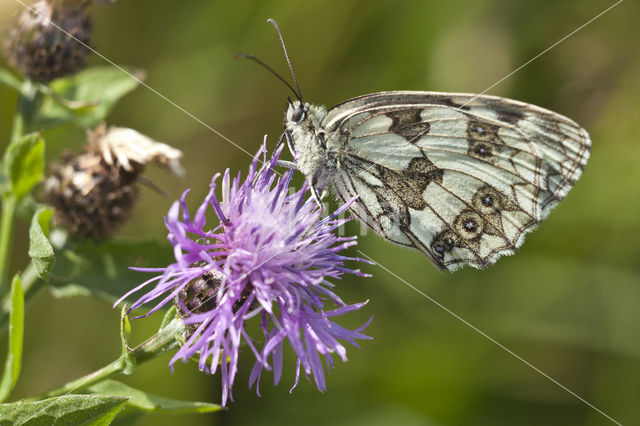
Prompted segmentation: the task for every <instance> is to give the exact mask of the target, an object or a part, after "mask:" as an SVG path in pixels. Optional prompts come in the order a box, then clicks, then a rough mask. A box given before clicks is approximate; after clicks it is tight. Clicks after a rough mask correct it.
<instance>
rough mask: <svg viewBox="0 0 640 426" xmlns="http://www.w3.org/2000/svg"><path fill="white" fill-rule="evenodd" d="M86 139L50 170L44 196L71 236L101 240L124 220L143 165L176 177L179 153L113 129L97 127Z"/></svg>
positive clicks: (132, 199)
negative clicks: (78, 149) (76, 151)
mask: <svg viewBox="0 0 640 426" xmlns="http://www.w3.org/2000/svg"><path fill="white" fill-rule="evenodd" d="M88 139H89V140H88V143H87V145H86V146H85V148H84V150H83V151H82V152H81V153H80V154H78V155H70V154H66V155H65V156H64V157H63V159H62V161H61V163H60V164H53V165H52V166H51V171H50V176H49V178H48V179H47V181H46V183H45V193H46V196H47V199H48V202H49V203H50V204H51V205H52V206H53V207H54V208H55V209H56V221H57V222H58V223H59V224H60V225H62V226H64V227H65V228H67V229H68V230H69V231H70V232H71V233H72V234H74V235H75V236H77V237H80V238H84V239H92V240H101V239H104V238H106V237H109V236H111V235H113V234H114V232H115V231H116V230H117V229H118V227H119V225H120V224H122V223H123V222H124V221H125V220H126V219H127V218H128V216H129V213H130V212H131V209H132V207H133V203H134V200H135V198H136V195H137V193H138V189H137V185H136V182H137V179H138V177H139V175H140V174H141V173H142V171H143V170H144V166H145V165H146V164H148V163H151V162H155V163H158V164H160V165H164V166H167V167H168V168H169V169H170V171H172V172H173V173H174V174H180V173H182V168H181V167H180V162H179V160H180V158H181V156H182V153H181V152H180V151H179V150H177V149H174V148H172V147H170V146H168V145H166V144H163V143H160V142H155V141H153V140H151V139H149V138H148V137H146V136H144V135H142V134H140V133H138V132H136V131H135V130H132V129H125V128H119V127H111V128H109V129H108V130H107V128H106V127H105V126H104V125H101V126H99V127H97V128H96V129H95V130H93V131H92V132H91V133H90V134H89V138H88Z"/></svg>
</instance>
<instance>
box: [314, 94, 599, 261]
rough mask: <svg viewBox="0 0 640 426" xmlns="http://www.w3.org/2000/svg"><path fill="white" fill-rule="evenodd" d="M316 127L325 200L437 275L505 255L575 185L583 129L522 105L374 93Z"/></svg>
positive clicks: (584, 148) (582, 160)
mask: <svg viewBox="0 0 640 426" xmlns="http://www.w3.org/2000/svg"><path fill="white" fill-rule="evenodd" d="M321 127H322V129H323V131H324V132H326V135H327V138H328V141H327V146H328V147H331V148H330V149H332V150H333V151H334V152H335V153H337V154H336V158H337V161H338V164H337V166H336V168H335V170H333V171H332V172H331V173H330V174H329V178H328V180H329V181H330V183H332V185H333V187H334V189H335V191H336V193H337V195H338V196H339V197H340V198H341V199H343V200H345V201H346V200H348V199H351V198H352V197H353V196H355V195H358V196H359V198H358V200H357V201H356V202H355V203H354V204H353V205H352V211H353V212H354V214H355V215H356V216H357V217H358V218H360V220H362V221H363V222H364V223H366V224H367V225H369V226H370V227H371V228H372V229H373V230H374V231H375V232H377V233H378V234H380V235H382V236H383V237H385V238H387V239H389V240H390V241H393V242H395V243H398V244H402V245H407V246H413V247H415V248H417V249H418V250H420V251H422V252H423V253H424V254H425V255H427V256H428V257H429V259H430V260H431V261H432V262H434V263H435V264H436V265H437V266H438V267H440V268H442V269H449V270H454V269H456V268H458V267H459V266H462V265H464V264H469V265H471V266H474V267H477V268H483V267H486V266H488V265H490V264H492V263H494V262H495V261H496V260H497V258H498V257H499V256H501V255H504V254H512V253H513V252H514V251H515V250H516V249H517V248H518V247H519V246H520V245H521V244H522V242H523V239H524V234H525V233H526V232H528V231H530V230H532V229H533V228H535V227H536V226H537V225H538V224H539V223H540V221H541V220H543V219H544V218H545V217H546V216H547V214H548V213H549V210H550V209H551V208H552V207H554V206H555V205H556V204H557V203H558V202H559V201H560V200H562V199H563V198H564V197H565V196H566V194H567V192H568V191H569V189H570V188H571V187H572V186H573V184H574V183H575V182H576V180H577V179H578V178H579V177H580V174H581V173H582V170H583V169H584V166H585V164H586V161H587V159H588V156H589V147H590V141H589V136H588V134H587V132H586V131H585V130H584V129H582V128H581V127H580V126H578V125H577V124H576V123H575V122H573V121H572V120H570V119H568V118H566V117H563V116H561V115H559V114H556V113H554V112H551V111H548V110H545V109H542V108H539V107H536V106H533V105H529V104H526V103H522V102H517V101H513V100H508V99H504V98H498V97H494V96H480V95H472V94H450V93H436V92H381V93H375V94H371V95H366V96H361V97H359V98H355V99H352V100H350V101H347V102H344V103H342V104H339V105H337V106H335V107H333V108H331V109H330V110H329V111H328V112H327V114H326V116H325V117H324V119H323V120H322V123H321Z"/></svg>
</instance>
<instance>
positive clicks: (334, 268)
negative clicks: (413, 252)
mask: <svg viewBox="0 0 640 426" xmlns="http://www.w3.org/2000/svg"><path fill="white" fill-rule="evenodd" d="M279 154H280V151H277V152H276V153H275V155H274V156H273V158H272V159H271V160H267V157H266V148H265V147H264V146H263V148H262V149H261V150H260V151H259V152H258V154H257V155H256V156H255V157H254V159H253V162H252V164H251V167H250V170H249V173H248V175H247V176H246V178H245V179H244V180H243V179H242V177H241V175H240V174H238V175H236V177H235V178H233V179H232V178H231V175H230V173H229V170H227V171H226V172H225V174H224V176H223V177H222V183H221V185H220V186H221V188H220V192H221V194H222V196H221V198H218V197H217V196H216V193H215V190H216V186H217V180H218V177H219V176H218V175H216V176H214V178H213V180H212V182H211V188H210V191H209V193H208V195H207V196H206V197H205V200H204V202H203V203H202V205H201V206H200V207H199V208H198V209H197V211H196V213H195V215H193V216H192V215H190V214H189V212H188V210H187V207H186V205H185V196H186V194H187V192H185V193H184V194H183V196H182V198H181V199H180V201H177V202H176V203H174V205H173V206H172V207H171V209H170V211H169V213H168V215H167V216H166V218H165V223H166V226H167V228H168V230H169V235H168V238H169V240H170V241H171V243H172V244H173V247H174V253H175V258H176V262H175V263H173V264H171V265H169V266H167V267H165V268H159V269H149V268H144V269H139V270H141V271H147V272H156V273H159V275H158V276H156V277H154V278H152V279H150V280H149V281H147V282H145V283H143V284H141V285H140V286H138V287H137V288H135V289H133V290H132V291H131V292H129V293H128V294H126V295H125V296H124V297H127V296H129V295H130V294H132V293H134V292H136V291H138V290H141V289H142V288H146V287H148V286H150V285H151V284H153V283H154V282H156V284H155V286H154V287H153V288H152V289H150V290H148V292H147V293H146V294H144V295H143V296H142V297H140V298H139V299H138V300H137V301H136V302H135V303H133V305H132V306H131V309H135V308H138V307H140V306H142V305H145V304H149V305H152V308H151V310H150V312H149V313H148V314H147V315H149V314H150V313H152V312H154V311H156V310H158V309H160V308H161V307H162V306H164V305H166V304H167V303H169V302H171V301H173V300H175V304H176V305H177V308H178V312H179V315H180V316H181V317H182V318H183V319H184V322H185V324H186V325H187V330H188V332H187V335H186V336H185V339H184V344H183V345H182V346H181V348H180V349H179V350H178V352H177V353H176V354H175V356H174V357H173V359H172V360H171V365H173V364H174V363H175V362H176V361H177V360H183V361H186V360H187V359H189V358H190V357H197V359H198V363H199V368H200V369H201V370H202V371H204V372H208V373H212V374H213V373H216V372H217V371H218V369H219V370H220V375H221V380H222V403H223V404H226V401H227V398H232V395H231V389H232V386H233V383H234V379H235V376H236V372H237V370H238V354H239V351H240V348H241V344H243V342H244V344H246V347H247V348H250V350H251V351H252V352H253V354H254V355H255V359H256V361H255V364H254V367H253V370H252V372H251V375H250V385H253V384H254V383H255V384H256V391H257V392H258V394H259V390H258V382H259V379H260V375H261V373H262V371H263V370H264V369H267V370H273V374H274V383H275V384H277V383H278V382H279V380H280V377H281V373H282V363H283V361H282V357H283V349H284V346H285V343H288V345H289V346H290V347H291V349H292V350H293V352H294V354H295V356H296V357H297V367H296V375H295V383H296V384H297V381H298V378H299V375H300V372H301V371H303V372H304V374H305V375H306V376H307V377H309V376H313V378H314V380H315V383H316V385H317V387H318V389H319V390H321V391H323V390H325V388H326V384H325V378H324V364H326V366H327V368H329V367H330V366H331V365H332V362H333V359H332V355H334V354H335V355H337V356H338V357H340V358H341V359H342V360H343V361H346V349H345V347H344V346H343V344H342V343H340V341H346V342H349V343H351V344H353V345H355V346H357V343H356V339H369V337H368V336H366V335H364V334H362V330H363V329H364V328H365V327H366V326H367V325H368V322H367V323H366V324H364V325H363V326H362V327H360V328H358V329H356V330H350V329H347V328H344V327H341V326H340V325H338V324H337V323H336V322H334V321H333V320H334V318H335V317H338V316H340V315H343V314H345V313H348V312H351V311H354V310H357V309H360V308H361V307H362V306H364V304H365V303H356V304H352V305H349V304H346V303H345V302H343V301H342V300H341V299H340V298H339V297H338V296H337V295H336V293H335V292H334V290H333V284H332V283H331V282H330V281H329V279H339V278H340V277H341V276H342V275H343V274H345V273H349V274H355V275H361V276H363V275H365V274H363V273H361V272H360V271H359V270H354V269H350V268H348V267H347V266H345V262H347V261H358V260H361V259H357V258H350V257H347V256H344V255H342V254H340V252H341V251H342V250H344V249H346V248H347V247H349V246H352V245H354V244H356V241H355V237H341V236H338V235H337V232H336V231H337V229H338V227H340V226H341V225H343V224H344V223H345V222H346V221H348V220H349V219H340V218H338V217H339V215H340V214H341V213H342V212H343V211H344V210H345V209H346V208H347V206H348V204H347V205H345V206H343V207H341V208H340V209H338V210H337V211H336V212H334V213H333V214H331V215H329V216H326V217H323V216H322V213H323V210H322V208H321V207H320V206H318V204H317V203H316V202H315V201H314V200H313V199H311V198H310V197H309V188H308V186H307V185H306V184H305V185H304V186H303V187H302V189H300V190H298V191H296V192H291V193H290V191H289V189H290V188H289V184H290V181H291V177H292V173H293V171H287V172H286V173H285V174H284V175H283V176H281V177H279V176H278V175H277V173H276V172H275V171H274V167H275V165H276V162H277V159H278V156H279ZM261 156H262V157H263V161H262V163H263V164H262V166H260V164H259V163H260V162H259V159H260V157H261ZM211 212H213V213H215V216H216V217H217V220H218V221H219V224H216V226H211V225H208V224H207V214H208V213H211ZM124 297H123V298H124ZM252 318H256V321H257V322H258V324H259V330H261V331H258V333H257V334H259V336H258V337H252V336H250V333H249V331H248V328H247V323H248V322H249V320H251V319H252ZM369 321H370V320H369ZM294 386H295V384H294Z"/></svg>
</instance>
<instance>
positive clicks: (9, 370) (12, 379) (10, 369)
mask: <svg viewBox="0 0 640 426" xmlns="http://www.w3.org/2000/svg"><path fill="white" fill-rule="evenodd" d="M23 335H24V294H23V292H22V285H21V284H20V277H19V276H18V275H16V276H15V277H13V281H12V283H11V311H10V313H9V348H8V353H7V359H6V360H5V363H4V372H3V374H2V381H0V402H2V401H4V400H6V399H7V397H8V396H9V394H10V393H11V390H12V389H13V387H14V386H15V384H16V383H17V382H18V377H20V368H21V365H22V338H23Z"/></svg>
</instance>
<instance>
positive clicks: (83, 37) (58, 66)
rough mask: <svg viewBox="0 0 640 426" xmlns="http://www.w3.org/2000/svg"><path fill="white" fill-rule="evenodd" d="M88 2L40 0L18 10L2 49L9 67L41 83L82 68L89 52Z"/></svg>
mask: <svg viewBox="0 0 640 426" xmlns="http://www.w3.org/2000/svg"><path fill="white" fill-rule="evenodd" d="M93 2H96V3H102V4H107V3H112V2H113V1H111V0H94V1H93ZM90 3H92V1H88V0H47V1H45V0H40V1H37V2H35V3H33V4H32V5H30V6H29V7H26V8H24V9H23V10H22V11H20V13H19V14H18V15H17V17H16V19H15V22H14V25H13V28H12V30H11V33H10V35H9V39H8V43H7V46H6V48H7V53H8V59H9V63H10V64H11V66H13V67H14V68H16V69H17V70H18V71H20V72H21V73H23V74H25V75H26V76H28V77H29V78H30V79H32V80H35V81H38V82H41V83H47V82H49V81H51V80H53V79H55V78H58V77H62V76H64V75H68V74H73V73H76V72H78V71H79V70H80V69H82V68H83V67H84V64H85V58H86V56H87V55H88V54H89V53H90V52H89V49H87V47H86V45H88V44H89V38H90V36H91V28H92V25H91V18H90V17H89V15H88V14H87V12H86V6H87V5H89V4H90ZM61 29H62V30H64V31H62V30H61Z"/></svg>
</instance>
